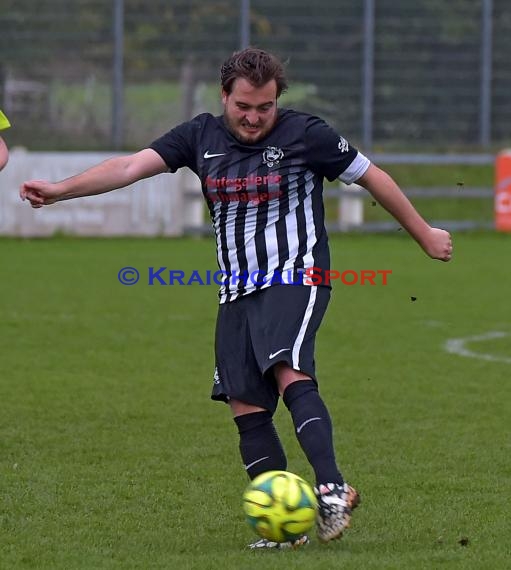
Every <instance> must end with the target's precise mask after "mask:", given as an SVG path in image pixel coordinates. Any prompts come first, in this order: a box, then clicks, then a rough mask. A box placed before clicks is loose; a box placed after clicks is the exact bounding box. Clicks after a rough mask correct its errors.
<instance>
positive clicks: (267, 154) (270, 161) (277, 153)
mask: <svg viewBox="0 0 511 570" xmlns="http://www.w3.org/2000/svg"><path fill="white" fill-rule="evenodd" d="M283 157H284V153H283V152H282V149H281V148H279V147H277V146H267V147H266V149H265V151H264V152H263V163H264V164H267V165H268V166H269V167H270V168H272V167H273V166H275V165H277V164H279V162H280V161H281V159H282V158H283Z"/></svg>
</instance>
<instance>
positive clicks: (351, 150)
mask: <svg viewBox="0 0 511 570" xmlns="http://www.w3.org/2000/svg"><path fill="white" fill-rule="evenodd" d="M305 146H306V154H307V161H308V163H309V164H310V166H311V168H312V170H313V171H314V172H317V173H318V174H321V175H322V176H324V177H325V178H327V179H328V180H330V182H332V181H333V180H335V179H336V178H339V179H340V180H342V181H343V182H345V183H346V184H351V183H352V182H354V181H355V180H358V179H359V178H360V177H361V176H362V174H364V172H365V171H366V170H367V168H368V167H369V164H370V161H369V159H368V158H367V157H365V156H364V155H363V154H362V153H361V152H359V151H358V150H357V149H356V148H355V147H353V146H351V145H350V144H349V142H348V141H347V140H346V139H345V138H343V137H342V136H340V135H339V134H338V133H337V132H336V131H335V130H334V129H333V128H332V127H330V126H329V125H328V124H327V123H325V121H323V120H322V119H319V118H318V117H312V116H311V117H309V119H308V120H307V123H306V127H305Z"/></svg>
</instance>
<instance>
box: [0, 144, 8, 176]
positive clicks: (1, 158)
mask: <svg viewBox="0 0 511 570" xmlns="http://www.w3.org/2000/svg"><path fill="white" fill-rule="evenodd" d="M8 160H9V150H8V149H7V145H6V144H5V141H4V139H3V138H2V137H0V170H2V168H3V167H4V166H5V165H6V164H7V161H8Z"/></svg>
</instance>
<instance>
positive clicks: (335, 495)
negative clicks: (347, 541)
mask: <svg viewBox="0 0 511 570" xmlns="http://www.w3.org/2000/svg"><path fill="white" fill-rule="evenodd" d="M275 368H276V370H275V375H276V377H277V379H278V382H279V386H281V387H282V392H283V400H284V403H285V404H286V406H287V408H288V409H289V411H290V413H291V417H292V419H293V424H294V426H295V433H296V437H297V439H298V441H299V443H300V446H301V447H302V449H303V451H304V453H305V455H306V457H307V459H308V461H309V463H310V464H311V466H312V468H313V469H314V473H315V476H316V486H315V488H314V491H315V493H316V496H317V498H318V506H319V510H318V537H319V539H320V540H321V541H322V542H328V541H330V540H332V539H335V538H340V537H341V536H342V534H343V532H344V531H345V530H346V528H348V527H349V525H350V521H351V515H352V512H353V509H354V508H356V507H357V506H358V504H359V502H360V496H359V494H358V492H357V491H355V489H354V488H353V487H351V486H350V485H348V484H347V483H346V482H345V481H344V479H343V477H342V474H341V472H340V470H339V468H338V466H337V463H336V459H335V452H334V443H333V430H332V422H331V419H330V414H329V413H328V409H327V407H326V405H325V403H324V402H323V399H322V398H321V396H320V395H319V392H318V387H317V384H316V383H315V382H314V381H313V380H312V379H310V378H309V379H304V378H303V374H301V373H297V371H295V370H293V369H292V368H290V367H289V366H288V365H287V364H278V365H276V367H275ZM293 378H295V379H294V380H293Z"/></svg>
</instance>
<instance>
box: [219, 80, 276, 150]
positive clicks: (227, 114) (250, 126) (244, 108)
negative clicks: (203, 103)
mask: <svg viewBox="0 0 511 570" xmlns="http://www.w3.org/2000/svg"><path fill="white" fill-rule="evenodd" d="M222 102H223V104H224V118H225V122H226V124H227V128H228V129H229V130H230V131H231V133H232V134H233V135H234V136H235V137H236V138H237V139H238V140H239V141H241V142H243V143H245V144H252V143H255V142H257V141H258V140H260V139H262V138H263V137H264V136H266V135H267V134H268V133H269V132H270V131H271V129H272V128H273V125H274V124H275V120H276V119H277V83H276V82H275V79H272V80H271V81H269V82H268V83H266V84H265V85H263V86H262V87H254V86H253V85H252V84H251V83H250V82H249V81H247V80H246V79H244V78H243V77H240V78H238V79H236V80H235V81H234V83H233V85H232V91H231V92H230V93H226V92H225V91H222Z"/></svg>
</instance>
